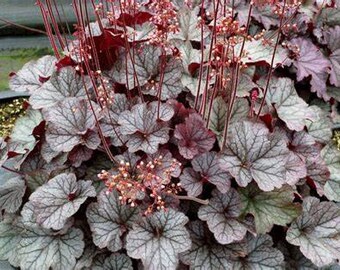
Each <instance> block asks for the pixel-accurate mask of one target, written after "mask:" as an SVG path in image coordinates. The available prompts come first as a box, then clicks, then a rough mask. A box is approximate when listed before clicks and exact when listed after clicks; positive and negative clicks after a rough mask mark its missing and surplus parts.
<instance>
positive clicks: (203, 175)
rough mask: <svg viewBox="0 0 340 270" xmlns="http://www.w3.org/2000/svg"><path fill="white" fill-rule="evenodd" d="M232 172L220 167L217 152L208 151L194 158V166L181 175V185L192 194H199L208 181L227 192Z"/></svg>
mask: <svg viewBox="0 0 340 270" xmlns="http://www.w3.org/2000/svg"><path fill="white" fill-rule="evenodd" d="M230 178H231V177H230V174H229V173H228V172H226V171H225V170H223V169H221V168H220V165H219V161H218V156H217V153H216V152H208V153H204V154H202V155H199V156H197V157H195V158H194V159H193V160H192V168H185V169H184V171H183V174H182V175H181V176H180V179H181V186H182V187H183V188H184V189H185V190H186V191H187V192H188V194H189V195H190V196H198V195H200V194H201V192H202V188H203V183H204V182H205V181H208V182H210V183H212V184H214V185H216V187H217V189H218V190H219V191H221V192H222V193H225V192H227V191H228V190H229V188H230V180H231V179H230Z"/></svg>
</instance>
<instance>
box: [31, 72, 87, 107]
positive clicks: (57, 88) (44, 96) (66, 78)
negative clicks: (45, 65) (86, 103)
mask: <svg viewBox="0 0 340 270" xmlns="http://www.w3.org/2000/svg"><path fill="white" fill-rule="evenodd" d="M84 83H85V84H86V87H87V89H89V86H90V82H89V78H88V77H84V78H82V77H81V76H80V75H78V74H77V72H76V70H75V69H74V68H72V67H65V68H62V69H60V70H59V71H57V72H55V73H54V74H53V75H52V77H51V78H50V79H49V80H48V81H47V82H46V83H44V84H43V85H42V87H41V88H40V89H39V91H35V92H34V93H32V95H31V96H30V99H29V102H30V104H31V105H32V107H33V108H34V109H42V108H47V107H51V106H53V105H56V104H57V103H58V102H60V101H63V100H64V99H66V98H69V97H79V98H86V91H85V87H84Z"/></svg>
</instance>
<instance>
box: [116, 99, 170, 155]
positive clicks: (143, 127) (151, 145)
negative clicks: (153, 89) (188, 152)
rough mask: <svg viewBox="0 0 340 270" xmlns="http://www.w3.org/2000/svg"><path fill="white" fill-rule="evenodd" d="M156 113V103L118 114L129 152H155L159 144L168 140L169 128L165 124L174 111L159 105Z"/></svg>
mask: <svg viewBox="0 0 340 270" xmlns="http://www.w3.org/2000/svg"><path fill="white" fill-rule="evenodd" d="M159 108H160V109H159V118H158V117H157V113H158V102H157V101H154V102H151V103H149V104H145V103H143V104H137V105H135V106H133V107H132V109H131V111H125V112H123V113H121V114H120V116H119V119H118V123H119V124H120V131H121V133H122V134H123V135H127V138H128V142H127V146H128V147H129V151H130V152H136V151H138V150H142V151H144V152H145V153H148V154H154V153H156V152H157V150H158V147H159V144H164V143H166V142H168V140H169V128H168V126H167V123H166V122H168V121H169V120H170V119H171V118H172V116H173V115H174V110H173V108H172V107H171V106H170V105H169V104H163V103H162V104H160V107H159Z"/></svg>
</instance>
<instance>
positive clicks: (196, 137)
mask: <svg viewBox="0 0 340 270" xmlns="http://www.w3.org/2000/svg"><path fill="white" fill-rule="evenodd" d="M174 135H175V138H176V139H178V148H179V152H180V154H181V155H182V156H183V157H184V158H186V159H192V158H194V157H195V156H197V155H199V154H203V153H205V152H207V151H209V150H210V149H211V148H212V147H213V145H214V143H215V135H214V134H213V132H211V131H210V130H208V129H207V128H206V127H205V122H204V121H203V119H202V117H201V116H200V115H199V114H196V113H195V114H191V115H189V116H188V117H187V118H186V119H185V123H184V124H179V125H177V126H176V129H175V134H174Z"/></svg>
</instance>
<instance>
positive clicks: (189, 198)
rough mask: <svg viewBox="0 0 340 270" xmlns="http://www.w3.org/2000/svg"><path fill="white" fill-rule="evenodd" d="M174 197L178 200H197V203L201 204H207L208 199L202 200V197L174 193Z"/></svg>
mask: <svg viewBox="0 0 340 270" xmlns="http://www.w3.org/2000/svg"><path fill="white" fill-rule="evenodd" d="M175 197H176V198H177V199H179V200H187V201H193V202H197V203H199V204H203V205H208V204H209V200H202V199H199V198H196V197H192V196H183V195H175Z"/></svg>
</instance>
